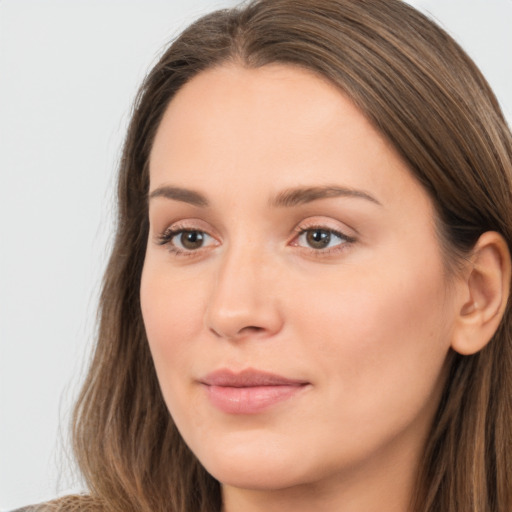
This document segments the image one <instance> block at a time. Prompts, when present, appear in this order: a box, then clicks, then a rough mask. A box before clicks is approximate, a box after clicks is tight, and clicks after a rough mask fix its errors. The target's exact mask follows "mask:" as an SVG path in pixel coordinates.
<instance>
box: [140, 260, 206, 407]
mask: <svg viewBox="0 0 512 512" xmlns="http://www.w3.org/2000/svg"><path fill="white" fill-rule="evenodd" d="M202 295H203V294H202V292H201V290H200V289H199V288H198V287H195V286H191V285H190V281H179V280H176V279H175V278H173V276H172V275H170V274H169V272H168V271H167V272H166V271H165V269H164V270H163V271H162V270H159V268H158V267H157V266H156V265H155V266H153V265H152V264H151V263H149V264H146V265H145V267H144V271H143V273H142V280H141V289H140V300H141V309H142V316H143V319H144V326H145V329H146V335H147V338H148V342H149V347H150V350H151V354H152V357H153V361H154V364H155V368H156V372H157V376H158V380H159V382H160V385H161V387H162V392H163V394H164V397H165V399H166V401H168V400H170V399H171V397H170V396H167V395H168V394H169V390H171V389H175V386H178V387H179V386H181V385H183V378H182V377H181V374H182V373H183V372H184V371H185V370H186V369H187V368H188V367H189V363H190V360H191V357H192V354H193V353H194V352H195V351H196V350H197V348H196V347H195V341H194V340H197V339H198V333H199V332H200V331H201V329H202V326H203V317H202V310H203V306H202V304H203V303H204V297H203V296H202Z"/></svg>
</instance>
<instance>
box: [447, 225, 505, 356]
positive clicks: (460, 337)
mask: <svg viewBox="0 0 512 512" xmlns="http://www.w3.org/2000/svg"><path fill="white" fill-rule="evenodd" d="M468 265H470V266H469V270H468V273H467V274H466V276H467V277H466V279H465V280H464V283H463V284H462V286H463V287H464V290H463V293H462V294H461V297H463V299H462V300H461V303H460V305H459V306H458V316H457V319H456V323H455V328H454V331H453V336H452V344H451V346H452V348H453V350H455V351H456V352H458V353H459V354H462V355H470V354H475V353H476V352H478V351H479V350H481V349H482V348H484V347H485V345H487V343H488V342H489V341H490V340H491V338H492V336H493V335H494V333H495V332H496V330H497V329H498V326H499V324H500V322H501V319H502V318H503V314H504V312H505V308H506V306H507V301H508V297H509V293H510V278H511V261H510V252H509V250H508V247H507V243H506V242H505V240H504V238H503V237H502V236H501V235H500V234H499V233H496V232H494V231H488V232H486V233H484V234H483V235H482V236H481V237H480V238H479V239H478V242H477V243H476V244H475V247H474V249H473V252H472V254H471V257H470V261H468Z"/></svg>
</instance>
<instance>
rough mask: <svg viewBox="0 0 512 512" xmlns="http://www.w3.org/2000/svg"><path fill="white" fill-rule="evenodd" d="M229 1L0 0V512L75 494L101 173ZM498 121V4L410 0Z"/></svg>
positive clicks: (510, 43) (507, 1)
mask: <svg viewBox="0 0 512 512" xmlns="http://www.w3.org/2000/svg"><path fill="white" fill-rule="evenodd" d="M234 3H235V1H234V0H232V1H230V0H218V1H216V0H180V1H178V0H167V1H164V0H160V1H159V0H33V1H30V0H0V178H1V180H0V509H2V508H3V509H9V508H14V507H16V506H21V505H23V504H27V503H31V502H37V501H41V500H46V499H49V498H52V497H55V496H57V495H60V494H65V493H66V492H69V491H70V490H79V489H80V482H79V480H78V479H77V478H76V477H75V476H74V475H73V471H72V468H73V466H72V463H71V462H70V460H69V458H68V454H67V448H66V447H67V442H66V439H67V424H68V421H69V411H70V407H71V404H72V402H73V398H74V397H75V396H76V392H77V389H78V387H79V383H80V379H81V376H82V375H83V370H84V367H85V365H86V362H87V357H88V355H87V354H88V353H89V349H90V344H91V340H92V338H93V334H94V328H95V308H96V301H97V296H98V290H99V283H100V280H101V275H102V271H103V267H104V264H105V261H106V257H107V254H108V244H109V238H110V235H111V226H112V212H113V196H114V194H113V184H114V182H115V168H116V165H117V160H118V157H119V151H120V147H121V144H122V139H123V136H124V131H125V127H126V124H127V120H128V117H129V112H130V106H131V102H132V100H133V97H134V95H135V92H136V90H137V87H138V85H139V83H140V81H141V80H142V78H143V76H144V74H145V72H146V71H147V70H148V69H149V67H150V65H151V64H152V63H154V62H155V58H156V56H157V55H158V54H159V52H160V51H161V50H162V48H163V47H164V46H165V44H166V43H167V42H168V41H169V40H170V39H171V38H172V37H173V35H176V34H177V33H178V32H179V31H180V30H181V29H182V28H184V27H185V26H186V25H187V24H188V23H189V22H190V21H191V20H192V19H194V18H196V17H197V16H199V15H200V14H203V13H205V12H208V11H210V10H213V9H215V8H217V7H223V6H228V5H233V4H234ZM410 3H412V4H413V5H415V6H417V7H419V8H421V9H422V10H424V11H427V12H429V13H431V15H433V16H434V17H435V18H436V19H437V20H438V21H439V22H440V23H441V24H442V25H443V26H444V27H445V28H446V29H447V30H448V31H449V32H450V33H451V34H452V35H454V36H455V38H456V39H457V40H459V42H460V43H461V44H462V45H463V47H464V48H466V50H467V51H468V52H469V54H470V55H471V56H472V57H473V58H474V59H475V60H476V62H477V64H478V65H479V66H480V67H481V69H482V70H483V72H484V74H485V75H486V76H487V78H488V80H489V81H490V83H491V85H492V86H493V88H494V89H495V92H496V93H497V95H498V98H499V100H500V102H501V104H502V106H503V108H504V110H505V112H506V115H507V117H508V119H509V122H510V120H512V55H511V53H512V31H511V30H510V27H511V26H512V0H423V1H422V0H417V1H415V0H411V2H410Z"/></svg>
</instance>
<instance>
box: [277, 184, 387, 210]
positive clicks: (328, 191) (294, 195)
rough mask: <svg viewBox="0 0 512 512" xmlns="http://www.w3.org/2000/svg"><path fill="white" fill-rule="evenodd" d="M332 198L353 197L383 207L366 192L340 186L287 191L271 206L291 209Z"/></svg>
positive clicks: (281, 193)
mask: <svg viewBox="0 0 512 512" xmlns="http://www.w3.org/2000/svg"><path fill="white" fill-rule="evenodd" d="M331 197H353V198H356V199H365V200H367V201H370V202H372V203H375V204H377V205H379V206H382V204H381V203H380V201H378V200H377V199H376V198H375V197H373V196H372V195H371V194H369V193H368V192H365V191H364V190H358V189H353V188H348V187H338V186H325V187H298V188H290V189H286V190H283V191H282V192H280V193H279V194H277V195H276V196H275V197H274V198H272V199H271V200H270V206H273V207H278V208H282V207H284V208H289V207H292V206H298V205H301V204H306V203H310V202H312V201H316V200H318V199H329V198H331Z"/></svg>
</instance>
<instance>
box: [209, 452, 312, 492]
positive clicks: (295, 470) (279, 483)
mask: <svg viewBox="0 0 512 512" xmlns="http://www.w3.org/2000/svg"><path fill="white" fill-rule="evenodd" d="M231 448H233V447H231ZM274 448H275V447H273V446H272V444H271V443H267V445H266V446H263V447H260V448H259V449H257V450H255V451H253V450H250V449H248V447H247V446H245V447H244V446H242V447H240V449H235V450H233V449H231V450H221V451H216V452H210V453H209V454H208V457H206V458H201V457H199V460H200V462H201V463H202V464H203V466H204V467H205V469H206V470H207V471H208V472H209V473H210V474H211V475H212V476H213V477H214V478H215V479H216V480H218V481H219V482H220V483H221V484H223V485H228V486H232V487H238V488H243V489H252V490H268V491H270V490H278V489H284V488H287V487H292V486H294V485H298V484H302V483H305V482H306V481H307V480H308V478H307V477H306V473H308V472H307V471H305V468H304V467H303V466H302V464H300V460H298V457H297V453H294V454H293V455H292V456H289V455H288V456H287V454H286V453H285V452H283V451H282V450H275V449H274Z"/></svg>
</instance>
